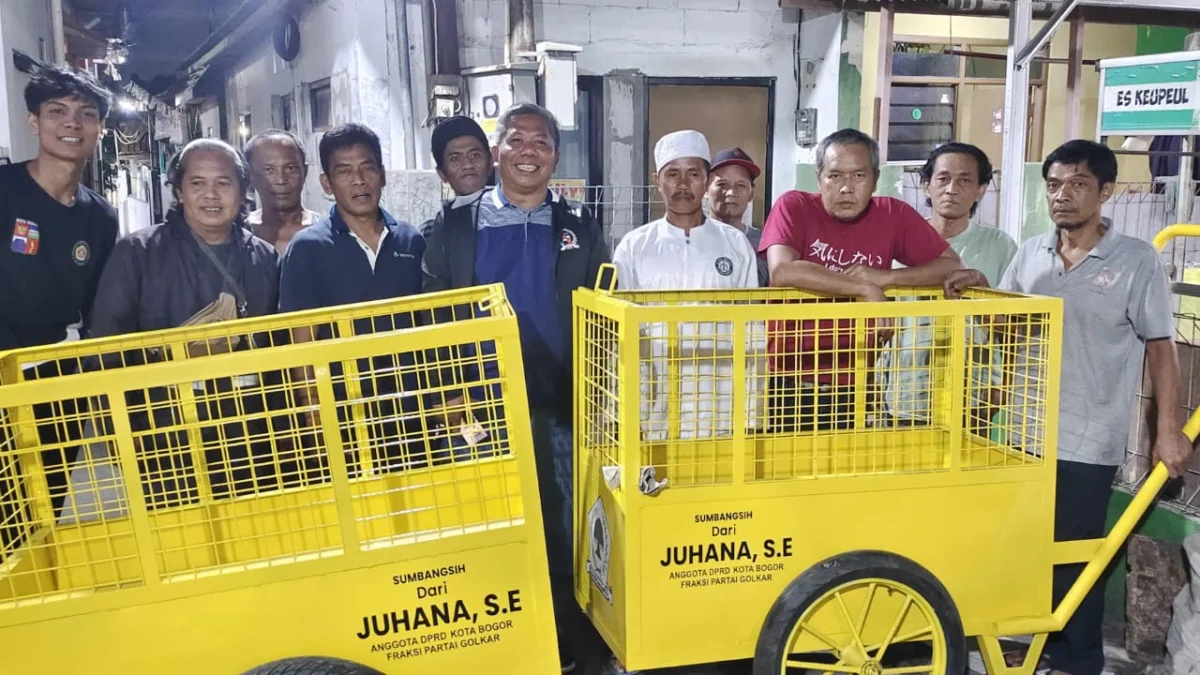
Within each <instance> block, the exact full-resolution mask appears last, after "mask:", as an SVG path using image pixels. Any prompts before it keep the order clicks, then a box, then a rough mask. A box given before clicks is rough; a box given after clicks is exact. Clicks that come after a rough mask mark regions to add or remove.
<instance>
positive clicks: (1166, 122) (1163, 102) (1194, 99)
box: [1099, 53, 1200, 136]
mask: <svg viewBox="0 0 1200 675" xmlns="http://www.w3.org/2000/svg"><path fill="white" fill-rule="evenodd" d="M1167 59H1170V60H1167ZM1139 61H1145V62H1144V63H1139ZM1110 64H1111V65H1110ZM1198 66H1200V54H1195V53H1184V54H1178V55H1172V56H1171V57H1166V58H1164V57H1161V56H1158V57H1145V58H1138V57H1134V58H1128V59H1116V60H1113V61H1111V62H1108V63H1106V62H1104V61H1101V63H1100V67H1101V68H1102V78H1103V80H1102V81H1103V83H1104V86H1103V90H1102V91H1101V93H1100V100H1101V110H1100V131H1099V135H1101V136H1108V135H1113V134H1120V135H1126V136H1130V135H1133V136H1136V135H1144V136H1150V135H1159V136H1162V135H1172V134H1195V133H1198V132H1200V79H1198V77H1200V75H1198V73H1200V68H1198Z"/></svg>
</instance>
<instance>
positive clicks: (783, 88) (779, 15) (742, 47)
mask: <svg viewBox="0 0 1200 675" xmlns="http://www.w3.org/2000/svg"><path fill="white" fill-rule="evenodd" d="M505 4H506V3H505V2H504V0H459V36H460V37H459V44H460V48H461V50H462V53H461V57H462V66H463V67H464V68H470V67H475V66H485V65H492V64H496V63H500V62H502V61H503V59H504V32H505ZM534 7H535V10H534V11H535V20H536V38H537V40H539V41H542V40H549V41H554V42H566V43H570V44H575V45H579V46H581V47H583V52H582V53H580V54H579V55H578V60H577V63H578V67H579V73H580V74H581V75H604V76H608V79H607V81H606V83H605V108H606V109H605V111H604V115H605V119H606V124H607V127H606V134H605V136H606V146H607V147H606V149H605V150H606V151H605V183H607V184H609V185H619V186H630V185H642V184H644V182H645V180H646V177H645V175H644V171H645V170H644V167H645V166H646V162H645V158H644V156H643V155H644V143H645V139H644V134H645V124H646V120H645V119H644V110H645V107H644V105H645V99H644V97H645V84H644V78H646V77H689V78H691V77H697V78H698V77H714V78H715V77H775V78H777V79H776V83H775V127H774V129H773V130H772V134H773V136H772V138H773V141H774V163H773V166H772V167H770V170H771V171H773V186H774V192H775V194H774V195H771V196H770V198H771V199H772V200H773V199H774V198H775V197H777V196H778V194H779V193H780V192H782V191H783V190H786V189H788V188H790V187H791V186H792V185H793V184H794V183H795V171H796V161H797V159H798V158H799V156H800V154H799V153H798V151H797V148H796V143H795V139H794V134H793V119H794V118H793V112H794V110H795V109H796V102H797V96H798V90H797V84H796V79H795V77H794V63H795V59H794V53H795V51H794V47H795V40H796V34H797V31H798V13H797V12H795V11H792V10H783V9H780V8H779V3H778V0H740V2H737V1H732V0H561V1H556V2H550V1H549V0H535V3H534ZM839 22H840V20H839V19H837V18H836V15H835V16H834V18H833V19H831V20H830V23H831V24H835V25H836V24H839ZM837 35H838V36H839V37H840V30H839V31H837ZM822 50H823V53H826V54H829V55H831V56H832V62H833V64H834V66H836V64H837V62H838V58H837V55H838V53H839V51H840V43H838V41H837V40H836V39H835V40H834V42H833V43H832V44H827V45H825V46H824V47H823V48H822ZM831 72H832V73H833V77H834V81H835V86H833V87H832V88H828V87H827V86H823V87H822V89H821V93H820V95H819V96H818V95H817V94H816V93H814V97H815V98H814V100H816V98H820V101H819V102H818V103H819V104H820V105H821V106H822V107H824V106H829V107H828V109H829V110H830V111H833V112H831V114H830V115H829V117H827V118H824V119H822V120H821V121H822V123H826V124H834V123H836V119H837V114H836V112H835V111H836V106H837V87H836V78H837V75H836V67H835V68H833V70H832V71H831ZM856 105H857V102H856ZM830 130H832V129H830Z"/></svg>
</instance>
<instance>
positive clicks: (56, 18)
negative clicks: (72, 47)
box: [50, 0, 67, 66]
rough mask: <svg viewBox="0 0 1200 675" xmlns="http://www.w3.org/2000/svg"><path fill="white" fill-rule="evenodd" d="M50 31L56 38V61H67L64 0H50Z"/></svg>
mask: <svg viewBox="0 0 1200 675" xmlns="http://www.w3.org/2000/svg"><path fill="white" fill-rule="evenodd" d="M50 31H51V32H52V33H53V36H52V37H53V39H54V62H55V63H57V64H58V65H60V66H61V65H64V64H66V62H67V36H66V33H65V32H63V0H50Z"/></svg>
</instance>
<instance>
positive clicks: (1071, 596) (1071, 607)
mask: <svg viewBox="0 0 1200 675" xmlns="http://www.w3.org/2000/svg"><path fill="white" fill-rule="evenodd" d="M1180 237H1200V225H1170V226H1168V227H1165V228H1163V230H1162V231H1161V232H1159V233H1158V234H1157V235H1155V237H1154V248H1155V249H1156V250H1158V251H1161V250H1163V247H1164V246H1166V245H1167V244H1168V243H1169V242H1170V241H1172V240H1174V239H1178V238H1180ZM1183 433H1184V435H1186V436H1187V437H1188V440H1190V441H1192V442H1193V443H1195V442H1196V436H1197V435H1198V434H1200V409H1198V410H1197V411H1196V412H1194V413H1192V416H1191V417H1190V418H1188V421H1187V424H1185V425H1183ZM1169 477H1170V474H1169V473H1168V472H1167V467H1166V466H1165V465H1164V464H1163V463H1162V462H1159V463H1158V465H1157V466H1155V467H1154V470H1153V471H1151V472H1150V476H1149V477H1148V478H1147V479H1146V482H1145V483H1143V484H1142V486H1141V488H1139V489H1138V491H1137V493H1136V494H1135V495H1134V496H1133V501H1131V502H1130V503H1129V506H1127V507H1125V512H1124V513H1122V514H1121V517H1120V518H1119V519H1118V520H1117V523H1116V525H1113V529H1112V532H1109V533H1108V536H1107V537H1105V538H1104V539H1103V540H1101V542H1100V547H1099V548H1098V549H1097V550H1096V553H1095V554H1094V555H1093V556H1092V559H1091V560H1089V561H1088V564H1087V566H1086V567H1084V568H1083V572H1082V573H1081V574H1080V575H1079V578H1078V579H1076V580H1075V583H1074V584H1072V585H1071V590H1069V591H1067V595H1066V597H1064V598H1063V600H1062V603H1060V604H1059V606H1058V607H1057V608H1056V609H1055V610H1054V613H1053V614H1051V615H1050V616H1049V617H1038V618H1028V619H1016V620H1014V621H1007V622H1002V623H999V624H997V626H996V628H997V633H996V634H997V635H1036V634H1039V633H1055V632H1058V631H1061V630H1062V629H1063V628H1064V627H1065V626H1066V625H1067V621H1068V620H1070V618H1071V617H1072V616H1073V615H1074V614H1075V611H1076V610H1077V609H1079V605H1080V603H1082V602H1083V598H1084V596H1086V595H1087V593H1088V591H1089V590H1091V588H1092V586H1094V585H1096V584H1097V583H1099V581H1100V577H1101V576H1102V575H1103V574H1104V570H1105V569H1107V568H1108V565H1109V563H1111V562H1112V559H1113V558H1114V557H1115V556H1116V555H1117V551H1119V550H1121V547H1122V546H1124V545H1125V540H1126V539H1128V538H1129V535H1130V533H1132V532H1133V528H1134V527H1135V526H1137V524H1138V522H1139V521H1140V520H1141V519H1142V516H1144V515H1146V511H1147V510H1148V509H1149V508H1150V505H1151V504H1153V503H1154V499H1155V498H1156V497H1157V496H1158V493H1159V491H1160V490H1162V487H1163V485H1165V484H1166V482H1167V479H1168V478H1169Z"/></svg>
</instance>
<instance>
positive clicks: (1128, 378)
mask: <svg viewBox="0 0 1200 675" xmlns="http://www.w3.org/2000/svg"><path fill="white" fill-rule="evenodd" d="M1105 226H1106V227H1107V228H1108V229H1107V231H1106V232H1105V233H1104V236H1103V237H1102V238H1101V239H1100V241H1099V242H1098V243H1097V244H1096V246H1095V248H1093V249H1092V250H1091V251H1090V252H1089V253H1088V255H1087V256H1086V257H1085V258H1084V259H1083V260H1082V261H1080V262H1079V264H1077V265H1075V266H1074V267H1072V268H1071V269H1069V270H1068V269H1066V268H1065V265H1064V264H1063V261H1062V257H1061V256H1059V254H1058V232H1057V230H1056V231H1053V232H1049V233H1047V234H1043V235H1039V236H1037V237H1034V238H1032V239H1029V240H1028V241H1026V242H1025V243H1024V244H1022V245H1021V248H1020V250H1018V251H1017V256H1016V258H1014V259H1013V262H1012V265H1010V266H1009V268H1008V271H1007V272H1005V273H1004V278H1003V279H1002V280H1001V282H1000V288H1002V289H1005V290H1009V291H1017V292H1020V293H1032V294H1035V295H1047V296H1051V297H1056V298H1062V299H1063V333H1062V374H1061V383H1062V390H1061V396H1060V400H1059V417H1058V458H1059V459H1060V460H1069V461H1073V462H1084V463H1087V464H1101V465H1109V466H1111V465H1117V464H1120V463H1121V462H1122V461H1123V459H1124V454H1125V445H1126V442H1127V441H1128V438H1129V423H1130V418H1131V416H1132V414H1133V400H1134V394H1135V391H1136V390H1137V388H1138V386H1139V382H1140V380H1141V376H1142V360H1143V356H1144V355H1145V352H1146V342H1147V341H1150V340H1159V339H1166V338H1170V337H1172V336H1174V334H1175V327H1174V317H1173V315H1172V313H1171V300H1170V291H1169V290H1168V287H1167V275H1166V272H1165V270H1164V269H1163V266H1162V263H1161V262H1160V260H1159V258H1158V254H1157V253H1156V252H1155V251H1154V248H1153V247H1151V246H1150V244H1148V243H1146V242H1144V241H1142V240H1140V239H1135V238H1133V237H1127V236H1125V235H1123V234H1119V233H1117V232H1116V231H1115V230H1114V229H1113V227H1112V224H1111V223H1110V222H1109V221H1108V220H1107V219H1105ZM1023 351H1025V352H1027V356H1026V357H1025V358H1024V359H1023V360H1026V361H1027V363H1025V364H1023V365H1022V364H1018V365H1019V367H1018V368H1017V369H1016V377H1015V378H1014V382H1013V384H1012V391H1013V392H1014V393H1015V394H1018V395H1019V394H1020V393H1021V392H1022V391H1027V390H1030V389H1029V388H1031V387H1035V386H1038V385H1039V383H1040V382H1044V378H1045V377H1047V374H1046V373H1045V372H1044V369H1039V368H1037V367H1036V365H1035V364H1039V363H1042V358H1041V354H1040V350H1039V349H1038V348H1037V346H1036V345H1031V346H1029V347H1028V348H1027V349H1025V350H1023ZM1021 356H1022V355H1018V357H1021ZM1022 403H1023V402H1022V400H1021V399H1020V397H1019V396H1018V397H1016V400H1014V401H1011V402H1010V407H1011V408H1012V409H1013V411H1015V412H1021V411H1023V412H1024V414H1025V415H1024V416H1025V419H1024V420H1023V426H1024V429H1025V431H1024V434H1025V437H1026V439H1029V438H1030V436H1032V437H1033V441H1034V444H1036V439H1037V438H1039V437H1040V436H1038V435H1037V434H1038V433H1039V431H1040V429H1039V428H1038V425H1037V419H1035V418H1041V419H1044V414H1045V413H1044V411H1035V410H1032V409H1028V410H1024V408H1026V407H1028V408H1032V406H1023V405H1022ZM1010 424H1011V421H1010ZM1027 442H1028V441H1027Z"/></svg>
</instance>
